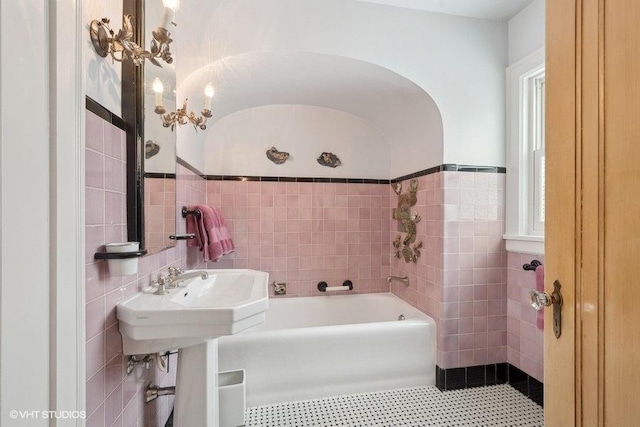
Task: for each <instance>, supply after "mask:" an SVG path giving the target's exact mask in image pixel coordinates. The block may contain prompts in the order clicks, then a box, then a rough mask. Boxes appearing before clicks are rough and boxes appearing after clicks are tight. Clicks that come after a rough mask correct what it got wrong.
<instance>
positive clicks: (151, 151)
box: [144, 140, 160, 159]
mask: <svg viewBox="0 0 640 427" xmlns="http://www.w3.org/2000/svg"><path fill="white" fill-rule="evenodd" d="M159 152H160V146H159V145H158V144H156V143H155V142H153V141H152V140H148V141H147V142H145V143H144V158H145V159H150V158H152V157H153V156H155V155H156V154H158V153H159Z"/></svg>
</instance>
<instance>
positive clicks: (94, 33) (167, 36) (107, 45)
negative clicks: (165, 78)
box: [89, 0, 177, 67]
mask: <svg viewBox="0 0 640 427" xmlns="http://www.w3.org/2000/svg"><path fill="white" fill-rule="evenodd" d="M174 2H175V0H174ZM176 3H177V2H176ZM170 11H171V12H170ZM165 15H167V16H168V17H169V18H167V19H168V20H165V19H163V23H162V24H161V26H160V27H158V28H156V30H155V31H152V32H151V34H152V35H153V38H152V40H151V48H150V50H145V49H144V48H142V47H140V46H139V45H138V44H137V43H136V42H134V41H133V23H132V21H133V15H124V16H123V17H122V29H121V30H120V31H118V33H117V34H116V33H115V31H113V30H112V29H111V27H110V26H109V23H110V22H111V21H110V20H109V19H108V18H102V20H100V21H98V20H97V19H94V20H93V21H91V24H90V25H89V34H90V35H91V42H92V43H93V47H94V49H95V50H96V52H97V53H98V55H100V56H101V57H103V58H105V57H106V56H107V55H111V58H112V59H113V60H114V61H118V62H122V61H124V60H126V59H131V60H132V61H133V63H134V64H135V65H140V64H142V62H143V61H144V60H145V59H148V60H149V62H151V63H152V64H153V65H157V66H158V67H161V65H160V63H159V62H158V61H157V60H156V58H159V59H161V60H163V61H164V62H166V63H167V64H171V63H172V62H173V58H172V57H171V51H170V47H169V45H170V44H171V42H172V41H173V40H172V39H171V33H170V32H169V30H167V28H166V27H165V26H164V25H167V26H168V25H169V23H170V22H171V20H172V19H173V16H172V15H173V9H171V8H169V7H165ZM165 21H166V23H165Z"/></svg>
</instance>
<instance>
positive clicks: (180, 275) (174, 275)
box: [165, 267, 209, 288]
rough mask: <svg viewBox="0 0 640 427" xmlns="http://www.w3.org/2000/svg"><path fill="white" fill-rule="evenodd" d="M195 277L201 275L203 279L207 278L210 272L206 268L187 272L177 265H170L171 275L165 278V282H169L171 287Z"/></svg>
mask: <svg viewBox="0 0 640 427" xmlns="http://www.w3.org/2000/svg"><path fill="white" fill-rule="evenodd" d="M193 277H200V278H201V279H202V280H205V279H207V278H208V277H209V273H207V272H206V271H204V270H200V271H189V272H186V273H185V271H184V270H181V269H179V268H176V267H169V275H168V276H167V277H166V279H165V283H167V284H168V285H169V286H170V287H172V288H175V287H176V286H178V285H179V284H180V282H183V281H185V280H187V279H191V278H193Z"/></svg>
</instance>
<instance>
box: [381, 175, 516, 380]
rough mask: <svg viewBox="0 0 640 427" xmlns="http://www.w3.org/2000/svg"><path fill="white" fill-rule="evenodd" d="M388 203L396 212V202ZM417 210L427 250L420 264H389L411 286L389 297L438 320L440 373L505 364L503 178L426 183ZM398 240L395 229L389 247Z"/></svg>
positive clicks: (430, 179)
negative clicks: (397, 297)
mask: <svg viewBox="0 0 640 427" xmlns="http://www.w3.org/2000/svg"><path fill="white" fill-rule="evenodd" d="M404 184H405V187H407V186H408V182H405V183H404ZM392 194H393V193H392ZM391 199H392V205H393V206H395V203H397V198H396V197H395V195H394V197H392V198H391ZM413 210H414V211H416V212H418V213H419V214H420V216H421V217H422V218H423V220H422V221H421V222H420V223H418V240H422V241H423V242H424V243H425V250H423V253H422V257H421V259H420V260H418V263H417V264H406V263H405V262H404V261H403V260H395V259H394V260H393V261H392V268H391V271H392V274H394V275H400V276H404V275H408V276H409V277H410V279H411V283H412V285H411V286H409V288H406V287H403V285H399V284H397V285H393V286H392V288H391V289H392V292H394V293H395V294H397V295H399V296H401V297H402V298H403V299H405V300H406V301H408V302H410V303H411V304H413V305H415V306H416V307H418V308H420V309H421V310H422V311H424V312H425V313H427V314H429V315H430V316H432V317H433V318H434V319H435V320H436V323H437V325H438V342H437V353H438V358H437V363H438V366H440V367H441V368H445V369H447V368H455V367H463V366H475V365H484V364H488V363H499V362H505V361H506V360H507V347H506V342H507V340H506V326H507V318H506V312H507V305H506V296H507V287H506V252H505V249H504V243H503V240H502V234H503V230H504V174H493V173H473V172H439V173H436V174H432V175H427V176H425V177H421V178H419V190H418V203H417V205H416V206H415V208H414V209H413ZM394 222H395V221H393V220H391V227H395V225H394ZM396 234H397V232H395V231H393V229H392V231H391V233H390V236H391V237H390V241H391V240H393V238H395V235H396ZM414 283H415V285H414ZM414 286H415V288H414Z"/></svg>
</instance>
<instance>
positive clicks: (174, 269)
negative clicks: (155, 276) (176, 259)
mask: <svg viewBox="0 0 640 427" xmlns="http://www.w3.org/2000/svg"><path fill="white" fill-rule="evenodd" d="M168 270H169V276H177V275H179V274H182V273H184V270H181V269H180V268H178V267H169V268H168Z"/></svg>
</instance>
